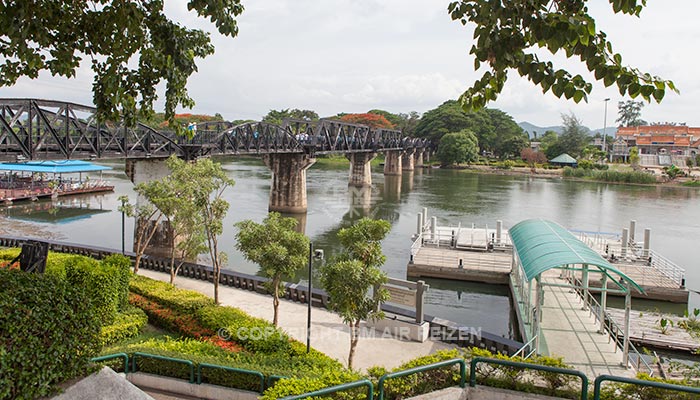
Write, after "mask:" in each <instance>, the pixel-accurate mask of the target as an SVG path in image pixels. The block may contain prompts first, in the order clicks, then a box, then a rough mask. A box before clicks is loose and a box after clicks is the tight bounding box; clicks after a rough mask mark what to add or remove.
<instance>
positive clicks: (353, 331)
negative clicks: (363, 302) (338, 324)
mask: <svg viewBox="0 0 700 400" xmlns="http://www.w3.org/2000/svg"><path fill="white" fill-rule="evenodd" d="M358 340H360V320H359V319H358V320H357V321H355V322H354V323H352V322H351V323H350V355H348V369H352V361H353V359H354V358H355V348H356V347H357V342H358Z"/></svg>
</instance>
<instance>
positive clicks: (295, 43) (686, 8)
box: [0, 0, 700, 129]
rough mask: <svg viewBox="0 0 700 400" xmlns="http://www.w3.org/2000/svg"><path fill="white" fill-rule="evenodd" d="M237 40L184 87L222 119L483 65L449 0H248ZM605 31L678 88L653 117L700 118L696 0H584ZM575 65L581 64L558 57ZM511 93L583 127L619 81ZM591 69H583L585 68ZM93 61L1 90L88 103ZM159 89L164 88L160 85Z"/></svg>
mask: <svg viewBox="0 0 700 400" xmlns="http://www.w3.org/2000/svg"><path fill="white" fill-rule="evenodd" d="M166 3H167V7H168V8H167V13H168V15H169V16H170V17H171V18H173V19H175V20H177V21H180V22H181V23H182V24H184V25H187V26H190V27H198V28H201V29H204V30H207V31H214V29H213V27H212V26H211V25H210V24H209V23H208V21H205V20H201V19H198V18H197V17H196V15H195V14H194V13H189V12H188V11H187V10H186V7H185V4H186V2H185V1H184V0H169V1H167V2H166ZM243 3H244V5H245V8H246V10H245V12H244V14H243V15H242V16H241V17H240V18H239V25H240V34H239V36H238V37H237V38H234V39H230V38H224V37H222V36H220V35H218V34H216V33H212V40H213V42H214V45H215V46H216V53H215V54H214V55H212V56H210V57H208V58H207V59H205V60H200V61H199V62H198V65H199V72H198V73H197V74H196V75H194V76H192V77H191V79H190V81H189V84H188V89H189V92H190V95H191V96H192V97H193V98H194V99H195V101H196V103H197V105H196V107H195V108H194V112H196V113H206V114H214V113H217V112H218V113H221V114H222V115H223V116H224V117H225V118H227V119H259V118H261V117H262V116H263V115H265V114H266V113H267V112H268V111H269V110H270V109H281V108H304V109H312V110H315V111H317V112H318V113H319V114H320V115H321V116H327V115H333V114H336V113H338V112H366V111H368V110H370V109H373V108H380V109H385V110H388V111H391V112H409V111H418V112H420V113H423V112H425V111H427V110H429V109H432V108H435V107H436V106H438V105H439V104H441V103H442V102H443V101H445V100H447V99H450V98H456V97H458V96H459V94H460V93H462V92H463V91H464V89H465V88H466V87H467V86H468V84H469V83H471V82H473V81H474V80H475V79H476V78H477V77H478V76H480V74H477V73H475V72H474V71H473V60H472V58H471V57H470V56H469V54H468V52H469V48H470V46H471V44H472V39H471V38H472V30H471V28H469V27H463V26H462V25H461V24H459V23H458V22H453V21H451V19H450V17H449V15H448V14H447V4H448V3H449V1H447V0H444V1H438V0H333V1H331V0H325V1H318V0H315V1H312V0H265V1H261V0H258V1H255V0H243ZM589 7H590V9H591V13H592V14H593V15H594V17H596V19H597V21H598V27H599V29H602V30H603V31H605V32H606V33H607V34H608V37H609V39H610V40H611V41H612V43H613V45H614V46H615V50H616V51H617V52H619V53H621V54H622V55H623V62H624V63H625V64H628V65H631V66H634V67H637V68H639V69H641V70H642V71H644V72H649V73H651V74H653V75H659V76H661V77H663V78H665V79H671V80H673V81H674V82H675V83H676V85H677V87H678V88H679V89H680V92H681V93H680V95H676V94H673V93H669V94H667V97H666V99H664V101H663V103H662V104H651V105H647V106H646V107H645V108H644V110H643V114H642V117H643V118H644V119H645V120H647V121H657V122H660V121H672V122H686V123H688V124H689V125H693V126H700V112H698V111H699V110H698V108H699V106H700V78H698V76H699V74H698V72H697V69H698V65H699V64H700V52H698V49H700V28H699V27H698V25H697V16H698V15H700V2H698V1H697V0H664V1H662V0H650V1H649V6H648V7H647V9H645V11H644V12H643V13H642V16H641V18H635V17H630V16H623V15H614V14H613V13H612V9H611V7H610V5H609V4H607V2H605V1H602V0H593V1H591V2H590V5H589ZM554 61H555V62H557V61H558V62H559V65H562V66H565V67H567V68H569V70H570V72H573V73H584V72H585V69H583V68H582V67H581V66H579V65H577V64H576V63H574V62H570V61H566V60H564V59H563V58H555V59H554ZM509 76H510V79H509V81H508V83H507V84H506V88H505V90H504V93H503V94H502V95H501V96H500V98H499V100H498V101H497V102H495V103H492V104H491V105H490V106H491V107H496V108H500V109H502V110H504V111H506V112H508V113H509V114H511V115H512V116H513V118H514V119H515V120H516V121H518V122H520V121H528V122H531V123H533V124H536V125H540V126H546V125H558V124H560V121H561V117H560V115H561V113H568V112H573V113H574V114H576V115H577V116H578V117H579V118H580V119H581V120H582V121H583V123H584V124H585V125H587V126H589V127H591V128H593V129H595V128H602V126H603V120H604V99H605V98H610V99H611V100H610V102H609V103H608V118H607V121H608V122H607V124H608V126H612V125H614V124H615V122H614V121H615V118H616V116H617V102H618V101H620V100H623V99H622V98H621V97H620V95H619V93H618V92H617V90H616V89H615V88H614V87H611V88H604V87H603V86H602V85H595V87H594V90H593V93H592V94H591V95H590V97H589V102H588V103H587V104H575V103H573V102H570V101H566V100H559V99H557V98H556V97H554V96H553V95H552V94H551V93H548V94H542V92H541V90H540V89H537V88H536V87H534V86H533V85H532V84H531V83H529V82H528V81H526V80H524V79H522V78H520V77H519V76H517V74H516V73H513V72H511V73H510V74H509ZM584 76H588V75H584ZM91 82H92V75H91V72H90V69H89V65H87V63H86V65H84V66H82V67H81V69H80V71H79V72H78V75H77V77H76V78H74V79H71V80H66V79H59V78H53V77H51V76H50V75H49V74H42V75H41V76H40V78H39V79H36V80H29V79H22V80H20V81H19V82H18V83H17V84H16V85H15V86H14V87H11V88H0V97H41V98H50V99H57V100H70V101H74V102H79V103H83V104H91V99H92V94H91V93H90V90H91ZM161 93H162V92H161Z"/></svg>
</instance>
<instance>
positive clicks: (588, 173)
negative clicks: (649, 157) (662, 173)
mask: <svg viewBox="0 0 700 400" xmlns="http://www.w3.org/2000/svg"><path fill="white" fill-rule="evenodd" d="M562 175H563V176H564V177H569V178H586V179H591V180H595V181H601V182H614V183H641V184H652V183H656V177H655V176H654V175H652V174H648V173H645V172H639V171H631V172H621V171H610V170H607V171H596V170H591V169H583V168H571V167H564V170H563V172H562Z"/></svg>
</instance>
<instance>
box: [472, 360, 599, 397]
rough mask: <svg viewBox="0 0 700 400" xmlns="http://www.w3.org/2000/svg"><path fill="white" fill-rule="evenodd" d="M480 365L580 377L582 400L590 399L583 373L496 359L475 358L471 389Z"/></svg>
mask: <svg viewBox="0 0 700 400" xmlns="http://www.w3.org/2000/svg"><path fill="white" fill-rule="evenodd" d="M479 363H484V364H497V365H505V366H506V367H516V368H523V369H534V370H539V371H547V372H556V373H558V374H564V375H573V376H578V377H579V378H581V400H586V399H587V398H588V377H587V376H586V375H584V374H583V372H581V371H576V370H573V369H566V368H556V367H550V366H547V365H538V364H530V363H522V362H515V361H510V360H499V359H495V358H486V357H474V358H473V359H472V361H471V364H470V366H471V368H470V370H469V386H471V387H474V386H476V365H477V364H479Z"/></svg>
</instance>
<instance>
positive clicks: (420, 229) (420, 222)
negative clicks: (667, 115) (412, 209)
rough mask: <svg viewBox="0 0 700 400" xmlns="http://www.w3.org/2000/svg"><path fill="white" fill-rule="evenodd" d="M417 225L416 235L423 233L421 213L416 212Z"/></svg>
mask: <svg viewBox="0 0 700 400" xmlns="http://www.w3.org/2000/svg"><path fill="white" fill-rule="evenodd" d="M417 222H418V224H417V225H418V226H416V235H420V234H421V233H423V213H418V221H417Z"/></svg>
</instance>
